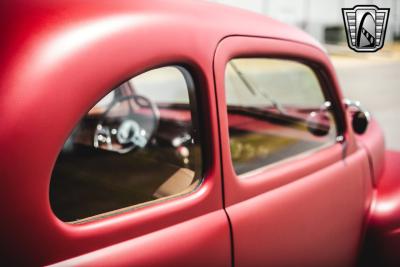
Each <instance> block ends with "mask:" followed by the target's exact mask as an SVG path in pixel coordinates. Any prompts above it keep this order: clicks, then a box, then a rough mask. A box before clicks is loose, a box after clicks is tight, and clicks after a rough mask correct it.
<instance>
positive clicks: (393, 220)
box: [362, 151, 400, 267]
mask: <svg viewBox="0 0 400 267" xmlns="http://www.w3.org/2000/svg"><path fill="white" fill-rule="evenodd" d="M399 163H400V152H395V151H386V153H385V165H384V170H383V175H382V177H381V179H380V181H379V184H378V186H377V189H376V190H375V191H376V192H375V198H374V201H373V204H372V206H371V213H370V218H369V223H368V229H367V235H366V244H365V246H364V251H363V257H364V259H363V261H362V265H364V266H393V267H394V266H400V256H399V248H400V197H399V196H400V180H399V178H400V164H399Z"/></svg>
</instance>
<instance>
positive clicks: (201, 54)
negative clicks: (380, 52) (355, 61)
mask: <svg viewBox="0 0 400 267" xmlns="http://www.w3.org/2000/svg"><path fill="white" fill-rule="evenodd" d="M0 24H1V25H6V27H3V28H2V29H3V32H2V35H1V37H0V38H1V49H0V62H1V64H0V114H1V115H0V121H1V126H0V147H1V153H0V162H1V165H0V166H1V167H0V176H1V181H2V184H1V194H0V210H1V213H2V223H1V227H0V236H1V239H0V240H1V241H0V242H1V243H0V244H1V255H0V256H1V260H2V262H4V263H10V264H11V263H12V264H13V265H26V264H29V265H49V264H55V263H60V264H62V263H66V262H65V261H66V260H67V262H69V263H73V264H76V265H98V264H108V263H109V264H111V263H115V264H119V265H135V264H136V265H139V266H140V265H145V266H151V265H157V266H160V265H164V266H168V265H171V264H172V265H195V266H196V265H197V266H211V265H212V266H229V265H231V264H232V262H231V259H232V257H231V256H232V254H233V253H234V255H233V256H234V257H233V258H234V259H235V264H236V265H237V266H242V265H263V266H265V265H267V264H272V265H275V266H278V265H281V264H294V263H295V265H296V266H301V265H304V264H309V265H316V264H320V263H321V264H322V263H327V262H331V263H332V265H333V264H334V263H337V264H338V265H341V266H343V265H347V264H352V263H354V262H355V260H356V258H357V253H358V246H360V243H361V237H362V230H363V225H365V221H366V220H364V217H365V216H366V215H367V212H368V210H369V206H370V205H369V204H370V202H371V198H372V196H371V180H370V179H371V177H370V170H369V165H368V161H367V153H366V150H364V149H363V147H366V148H368V150H367V151H368V153H369V155H370V162H371V163H373V164H372V165H371V166H373V168H374V170H375V172H374V173H379V171H378V172H376V170H379V169H380V168H381V166H382V164H383V161H382V158H381V156H379V155H378V156H375V153H380V151H381V150H382V149H383V144H382V141H381V139H379V138H381V135H380V134H379V133H377V132H374V133H371V134H367V135H366V137H365V138H366V139H367V140H361V141H362V142H363V144H364V146H359V145H358V143H357V140H359V139H355V138H354V136H353V134H352V131H351V129H350V128H349V125H350V123H349V118H346V116H345V115H344V114H343V105H342V104H341V103H340V99H341V98H342V96H341V94H340V90H339V86H338V84H337V81H336V78H335V75H334V71H333V68H332V66H331V64H330V63H329V60H328V58H327V56H326V54H325V53H324V52H323V51H322V49H321V48H320V46H319V45H318V44H317V43H316V42H315V41H314V40H312V39H311V38H310V37H309V36H308V35H306V34H305V33H303V32H301V31H299V30H297V29H294V28H292V27H290V26H287V25H284V24H282V23H279V22H276V21H274V20H271V19H268V18H265V17H263V16H261V15H256V14H252V13H249V12H245V11H241V10H236V9H232V8H227V7H223V6H219V5H214V4H210V3H206V2H204V3H203V2H198V1H193V2H192V1H188V2H187V3H183V2H182V1H178V0H149V1H131V0H114V1H106V0H96V1H89V0H88V1H81V0H79V1H78V0H58V1H52V0H32V1H23V0H14V1H11V0H6V1H1V2H0ZM229 36H236V37H229ZM239 36H253V37H254V38H243V37H239ZM256 37H259V38H256ZM261 37H263V38H261ZM283 40H286V41H283ZM215 53H216V57H215V58H214V55H215ZM239 54H240V55H250V54H252V55H270V56H279V57H289V58H293V59H298V60H305V61H307V62H308V63H313V64H315V68H317V69H320V70H322V71H323V73H324V74H325V75H326V77H325V78H326V81H327V82H328V84H329V85H330V86H329V90H328V91H329V92H330V93H331V94H332V96H333V101H334V102H335V106H336V107H337V111H338V114H339V117H341V118H340V121H343V122H344V125H345V126H346V127H344V130H345V133H344V134H345V137H346V140H347V147H346V150H345V152H346V153H345V154H346V159H345V161H342V155H343V147H342V145H341V144H335V145H333V146H331V147H329V148H326V149H324V150H321V151H320V152H317V153H315V154H314V155H311V157H310V159H309V160H304V159H302V158H298V159H295V160H290V161H286V162H283V163H281V164H279V165H276V166H271V167H268V168H265V169H263V170H261V172H259V173H253V175H249V176H248V177H246V178H244V179H241V178H238V177H236V176H235V175H234V173H233V169H232V166H231V163H230V158H229V146H228V136H227V119H226V112H225V102H224V95H223V73H224V63H225V62H226V61H227V60H228V59H229V58H230V57H232V56H237V55H239ZM214 60H215V65H213V62H214ZM167 64H182V65H185V66H186V67H188V69H189V70H190V71H191V73H192V75H193V76H194V79H195V81H196V86H197V89H198V90H200V95H201V99H200V100H201V108H202V110H203V113H202V119H203V120H202V122H201V126H202V128H203V129H204V137H205V149H206V153H207V155H208V161H207V162H206V163H207V168H206V172H205V175H204V176H205V179H204V183H203V185H202V186H201V188H200V189H199V190H198V191H196V192H194V193H192V194H190V195H188V196H184V197H180V198H176V199H172V200H168V201H166V202H164V203H159V204H156V205H152V206H148V207H145V208H142V209H138V210H132V211H128V212H126V213H123V214H120V215H117V216H113V217H109V218H106V219H102V220H99V221H93V222H90V223H86V224H82V225H70V224H66V223H63V222H61V221H59V220H58V219H57V218H56V217H55V215H54V214H53V213H52V211H51V208H50V205H49V199H48V190H49V181H50V175H51V171H52V168H53V164H54V162H55V160H56V157H57V154H58V152H59V150H60V149H61V147H62V145H63V143H64V141H65V139H66V137H67V136H68V135H69V132H70V131H71V130H72V129H73V127H74V126H75V124H76V123H77V121H78V120H79V119H80V117H82V116H83V115H84V114H85V112H86V111H87V110H88V109H89V108H90V107H91V106H92V105H93V104H94V103H96V101H97V100H99V99H100V98H101V97H102V96H104V95H105V94H106V93H107V92H108V91H109V90H111V89H112V88H113V87H114V86H115V85H117V84H119V83H121V82H123V81H125V80H127V79H129V78H131V77H133V76H135V75H137V74H138V73H141V72H144V71H146V70H148V69H151V68H154V67H158V66H162V65H167ZM214 74H215V77H214ZM214 78H216V85H217V88H214ZM215 92H217V94H216V93H215ZM216 99H218V101H217V100H216ZM217 108H218V111H217ZM372 129H374V127H371V129H370V130H369V131H371V130H372ZM376 131H378V130H376ZM221 148H222V150H221ZM221 159H222V161H221ZM371 159H372V160H371ZM398 160H399V158H398V157H397V156H393V157H392V156H389V161H388V162H389V163H387V164H388V165H387V170H386V174H385V175H384V176H383V178H382V179H381V182H382V183H384V181H388V182H387V183H389V184H393V183H394V181H395V179H394V177H396V175H397V173H398V169H396V167H395V166H397V165H396V164H393V162H398ZM390 162H392V163H390ZM221 166H222V168H221ZM388 169H389V171H388ZM388 172H389V174H387V173H388ZM221 174H223V175H224V188H223V184H222V175H221ZM392 178H393V179H392ZM392 180H393V183H391V182H390V181H392ZM382 188H385V187H382ZM377 190H381V189H380V187H378V189H377ZM223 191H224V192H225V196H224V197H225V202H224V201H223V195H222V192H223ZM379 192H380V191H379ZM382 192H383V193H381V194H379V193H378V194H377V195H378V196H385V195H388V194H389V193H387V192H388V191H387V190H385V189H382ZM393 198H394V199H395V197H393ZM379 199H380V198H379V197H378V199H377V200H375V203H380V202H379ZM382 203H383V202H382ZM225 206H226V211H227V212H228V214H229V216H230V219H231V222H232V230H233V232H232V233H231V234H232V236H233V241H234V243H233V251H231V240H230V233H229V225H228V218H227V217H226V216H225V211H224V210H223V209H224V207H225ZM375 207H378V204H376V205H375ZM373 210H374V213H373V215H372V219H371V222H372V224H371V225H377V226H378V227H382V231H383V232H382V233H385V234H384V235H383V236H384V237H386V236H387V234H386V233H387V232H386V230H388V231H389V229H390V233H391V236H394V237H396V238H397V228H398V225H399V224H397V223H398V219H399V218H400V214H399V213H398V212H397V211H396V209H395V210H393V211H391V212H388V213H387V215H385V216H384V217H379V218H380V219H379V220H378V221H379V222H382V223H379V224H374V222H376V220H374V219H373V218H375V217H376V216H377V215H375V214H377V213H376V209H373ZM383 218H385V219H383ZM386 222H387V224H386ZM389 222H390V223H389ZM387 225H390V227H387ZM278 226H279V227H278ZM396 240H397V241H398V239H396ZM390 249H392V248H390ZM394 251H395V250H392V252H394ZM391 255H394V254H393V253H392V254H391ZM68 260H71V261H68ZM324 266H326V264H324Z"/></svg>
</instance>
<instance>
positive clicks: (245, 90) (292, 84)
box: [225, 58, 336, 175]
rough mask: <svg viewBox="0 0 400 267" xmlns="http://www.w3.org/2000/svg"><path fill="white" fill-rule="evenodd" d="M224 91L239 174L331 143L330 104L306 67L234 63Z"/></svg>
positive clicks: (263, 61)
mask: <svg viewBox="0 0 400 267" xmlns="http://www.w3.org/2000/svg"><path fill="white" fill-rule="evenodd" d="M225 87H226V94H225V95H226V102H227V108H228V122H229V136H230V151H231V158H232V162H233V166H234V168H235V171H236V173H237V174H239V175H240V174H243V173H246V172H249V171H252V170H255V169H258V168H260V167H263V166H266V165H269V164H272V163H276V162H279V161H282V160H285V159H288V158H290V157H293V156H296V155H299V154H302V153H304V152H311V151H313V150H315V149H317V148H320V147H323V146H326V145H328V144H332V143H333V142H335V139H336V127H335V123H334V120H333V116H332V113H331V108H330V105H331V104H330V102H329V101H327V99H326V98H325V96H324V94H323V91H322V88H321V86H320V83H319V80H318V78H317V76H316V75H315V73H314V72H313V71H312V69H311V68H309V67H308V66H306V65H304V64H302V63H299V62H295V61H290V60H283V59H268V58H240V59H233V60H231V61H230V62H229V63H228V65H227V67H226V73H225Z"/></svg>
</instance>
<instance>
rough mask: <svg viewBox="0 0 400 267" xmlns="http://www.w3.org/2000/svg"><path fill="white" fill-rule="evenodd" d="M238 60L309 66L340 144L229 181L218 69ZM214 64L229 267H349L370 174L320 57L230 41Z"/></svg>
mask: <svg viewBox="0 0 400 267" xmlns="http://www.w3.org/2000/svg"><path fill="white" fill-rule="evenodd" d="M240 57H246V58H250V57H257V58H259V57H265V58H285V59H289V60H296V61H299V62H303V63H306V64H307V65H308V66H310V67H311V68H312V69H313V70H314V72H315V73H316V74H317V75H318V77H319V82H320V84H321V87H322V88H323V90H324V95H325V97H326V99H327V100H329V101H330V102H331V103H332V104H333V105H332V107H333V113H334V114H335V120H336V126H337V128H338V135H341V136H343V137H344V140H345V142H344V143H343V144H342V143H335V144H331V145H328V146H326V147H324V148H320V149H317V150H314V151H311V152H307V153H303V154H300V155H297V156H295V157H290V158H289V159H285V160H283V161H281V162H277V163H274V164H272V165H269V166H265V167H263V168H260V169H257V170H254V171H252V172H250V173H247V174H244V175H241V176H238V175H236V173H235V170H234V168H233V166H232V161H231V151H230V143H229V136H230V135H229V132H228V115H227V111H226V110H227V108H226V106H227V104H226V96H225V81H224V75H225V67H226V64H227V63H228V62H229V61H230V60H231V59H233V58H240ZM214 64H215V65H214V69H215V75H216V86H217V99H218V105H219V117H220V128H221V145H222V150H221V151H222V162H223V167H222V169H223V176H224V187H225V205H226V210H227V213H228V216H229V218H230V222H231V225H232V235H233V244H234V259H235V266H247V265H248V263H249V262H252V265H253V266H268V265H271V266H351V265H353V264H354V263H355V261H356V258H357V253H358V250H359V246H360V240H361V236H362V231H363V230H362V229H363V224H364V219H365V218H364V214H366V210H367V208H368V206H369V202H368V200H370V198H369V196H370V195H371V190H372V189H371V179H370V170H369V166H368V160H367V155H366V153H365V151H364V150H362V149H359V148H358V147H357V146H356V145H355V143H354V142H353V136H352V133H351V131H347V130H346V129H349V127H348V125H347V121H346V119H345V114H344V112H343V110H344V109H343V105H342V103H341V99H342V96H341V94H340V92H338V91H337V88H339V87H338V84H337V81H336V78H335V75H334V71H333V68H332V66H331V64H330V62H329V60H328V59H327V57H326V55H325V54H324V52H322V51H321V50H319V49H317V48H313V47H311V46H308V45H303V44H299V43H293V42H287V41H282V40H271V39H262V38H251V37H230V38H226V39H224V40H223V41H222V42H221V43H220V44H219V46H218V49H217V53H216V58H215V63H214ZM344 157H345V158H344Z"/></svg>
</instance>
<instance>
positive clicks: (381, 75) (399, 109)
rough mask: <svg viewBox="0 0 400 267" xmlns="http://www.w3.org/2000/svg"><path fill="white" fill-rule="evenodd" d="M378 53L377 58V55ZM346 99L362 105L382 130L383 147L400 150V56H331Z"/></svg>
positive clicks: (399, 53) (389, 53) (397, 51)
mask: <svg viewBox="0 0 400 267" xmlns="http://www.w3.org/2000/svg"><path fill="white" fill-rule="evenodd" d="M379 53H380V54H379ZM332 62H333V64H334V65H335V67H336V71H337V74H338V76H339V81H340V84H341V87H342V90H343V93H344V95H345V97H347V98H350V99H356V100H359V101H361V103H362V104H363V106H365V108H367V109H368V110H369V111H371V112H372V114H373V115H374V117H375V118H376V119H377V120H378V122H379V123H380V125H381V126H382V128H383V131H384V133H385V139H386V146H387V147H388V148H389V149H395V150H400V52H399V50H398V49H397V48H396V51H395V52H378V53H376V54H369V55H365V54H364V55H354V54H353V55H352V56H349V55H337V54H336V55H333V56H332Z"/></svg>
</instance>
